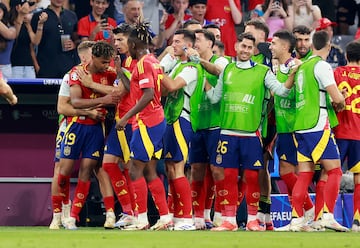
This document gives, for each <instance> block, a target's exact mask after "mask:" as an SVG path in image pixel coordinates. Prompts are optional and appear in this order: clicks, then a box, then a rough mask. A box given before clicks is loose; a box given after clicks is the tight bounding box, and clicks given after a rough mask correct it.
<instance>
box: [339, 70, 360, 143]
mask: <svg viewBox="0 0 360 248" xmlns="http://www.w3.org/2000/svg"><path fill="white" fill-rule="evenodd" d="M334 75H335V80H336V83H337V85H338V87H339V89H340V90H342V89H346V91H347V97H346V99H345V110H344V111H342V112H339V113H337V117H338V120H339V126H337V127H336V128H335V129H334V132H335V137H336V138H338V139H350V140H360V67H359V66H340V67H338V68H336V69H335V71H334Z"/></svg>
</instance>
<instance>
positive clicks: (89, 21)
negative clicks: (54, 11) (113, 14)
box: [78, 13, 116, 41]
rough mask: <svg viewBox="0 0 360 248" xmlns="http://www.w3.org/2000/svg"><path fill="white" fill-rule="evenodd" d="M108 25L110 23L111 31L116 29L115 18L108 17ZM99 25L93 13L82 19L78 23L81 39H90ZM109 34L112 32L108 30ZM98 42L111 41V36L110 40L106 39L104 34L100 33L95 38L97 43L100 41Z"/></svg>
mask: <svg viewBox="0 0 360 248" xmlns="http://www.w3.org/2000/svg"><path fill="white" fill-rule="evenodd" d="M108 23H109V26H110V27H111V29H113V28H114V27H116V21H115V20H114V19H113V18H110V17H108ZM97 24H98V22H97V21H96V20H95V18H94V16H93V15H92V14H91V13H90V14H89V15H87V16H84V17H83V18H81V19H80V20H79V22H78V34H79V36H80V38H81V37H89V36H90V34H91V32H92V31H93V30H94V28H95V27H96V25H97ZM108 32H111V30H108ZM98 40H107V41H110V36H109V38H107V39H105V38H104V33H103V32H102V31H101V32H98V33H97V34H96V36H95V41H98Z"/></svg>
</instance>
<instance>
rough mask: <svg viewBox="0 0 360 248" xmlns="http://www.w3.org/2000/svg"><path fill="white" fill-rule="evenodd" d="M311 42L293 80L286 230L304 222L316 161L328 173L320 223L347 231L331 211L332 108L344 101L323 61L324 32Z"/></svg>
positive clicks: (336, 166)
mask: <svg viewBox="0 0 360 248" xmlns="http://www.w3.org/2000/svg"><path fill="white" fill-rule="evenodd" d="M312 44H313V51H312V52H313V55H312V56H310V57H309V58H308V59H307V60H306V61H305V62H304V63H303V64H302V65H301V66H300V67H299V70H298V72H297V74H296V79H295V80H296V88H295V101H296V102H295V103H296V104H295V106H296V108H295V109H296V110H295V121H294V131H295V135H294V136H295V139H296V143H297V160H298V171H299V176H298V179H297V181H296V183H295V185H294V188H293V191H292V197H293V200H292V219H291V222H290V230H291V231H301V230H302V229H303V226H304V225H306V223H305V219H304V200H305V196H306V194H307V190H308V187H309V185H310V183H311V180H312V177H313V175H314V167H315V164H316V163H318V162H319V163H320V164H321V165H322V166H323V168H324V170H325V172H326V174H327V176H328V180H327V182H326V184H325V187H324V210H323V211H324V212H323V215H322V219H321V222H320V224H321V226H323V227H325V228H328V229H333V230H336V231H347V230H348V229H347V228H346V227H343V226H341V225H340V224H339V223H338V222H336V220H335V218H334V214H333V213H334V207H335V202H336V199H337V196H338V193H339V188H340V180H341V176H342V171H341V164H340V157H339V151H338V147H337V145H336V143H335V139H334V137H333V134H332V131H331V127H334V126H336V125H337V119H336V114H335V111H334V108H335V110H338V111H341V110H342V109H343V108H344V103H345V102H344V97H343V96H342V94H341V93H340V91H339V90H338V88H337V87H336V82H335V79H334V74H333V71H332V68H331V66H330V64H328V63H327V62H325V61H324V60H325V59H326V57H327V56H328V54H329V51H330V47H331V45H330V40H329V36H328V34H327V33H326V31H318V32H316V33H314V35H313V38H312ZM330 98H331V100H332V102H331V100H330ZM332 106H334V108H333V107H332Z"/></svg>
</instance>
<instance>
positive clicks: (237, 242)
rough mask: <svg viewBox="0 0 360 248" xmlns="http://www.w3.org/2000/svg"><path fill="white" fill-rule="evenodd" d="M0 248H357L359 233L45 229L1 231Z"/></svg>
mask: <svg viewBox="0 0 360 248" xmlns="http://www.w3.org/2000/svg"><path fill="white" fill-rule="evenodd" d="M0 247H1V248H3V247H4V248H9V247H18V248H25V247H26V248H28V247H33V248H43V247H49V248H50V247H51V248H53V247H61V248H75V247H81V248H83V247H86V248H87V247H89V248H92V247H96V248H107V247H111V248H117V247H120V248H122V247H124V248H137V247H144V248H145V247H146V248H160V247H168V248H177V247H179V248H197V247H209V248H210V247H220V248H222V247H224V248H255V247H265V248H273V247H274V248H282V247H284V248H295V247H304V248H307V247H309V248H310V247H311V248H312V247H315V248H322V247H326V248H331V247H336V248H341V247H345V248H352V247H354V248H358V247H360V233H351V232H350V233H336V232H330V231H328V232H322V233H319V232H318V233H290V232H286V233H285V232H281V233H280V232H245V231H238V232H216V233H215V232H210V231H190V232H184V231H183V232H176V231H159V232H154V231H120V230H104V229H102V228H95V227H90V228H85V227H81V228H79V230H76V231H68V230H55V231H54V230H49V229H48V228H47V227H0Z"/></svg>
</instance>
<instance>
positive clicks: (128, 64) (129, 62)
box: [116, 56, 137, 123]
mask: <svg viewBox="0 0 360 248" xmlns="http://www.w3.org/2000/svg"><path fill="white" fill-rule="evenodd" d="M136 63H137V60H134V59H132V58H131V56H128V57H127V58H126V59H125V60H123V61H122V67H123V68H125V69H126V70H128V71H129V72H130V73H131V72H132V71H133V70H134V67H135V66H136ZM133 106H134V103H133V102H132V101H131V98H130V93H126V95H124V96H123V97H122V98H121V100H120V102H119V104H118V106H117V113H116V118H117V119H118V118H121V117H123V116H124V115H125V114H126V113H127V112H128V111H129V110H130V109H131V108H132V107H133ZM129 123H132V118H131V119H130V120H129Z"/></svg>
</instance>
